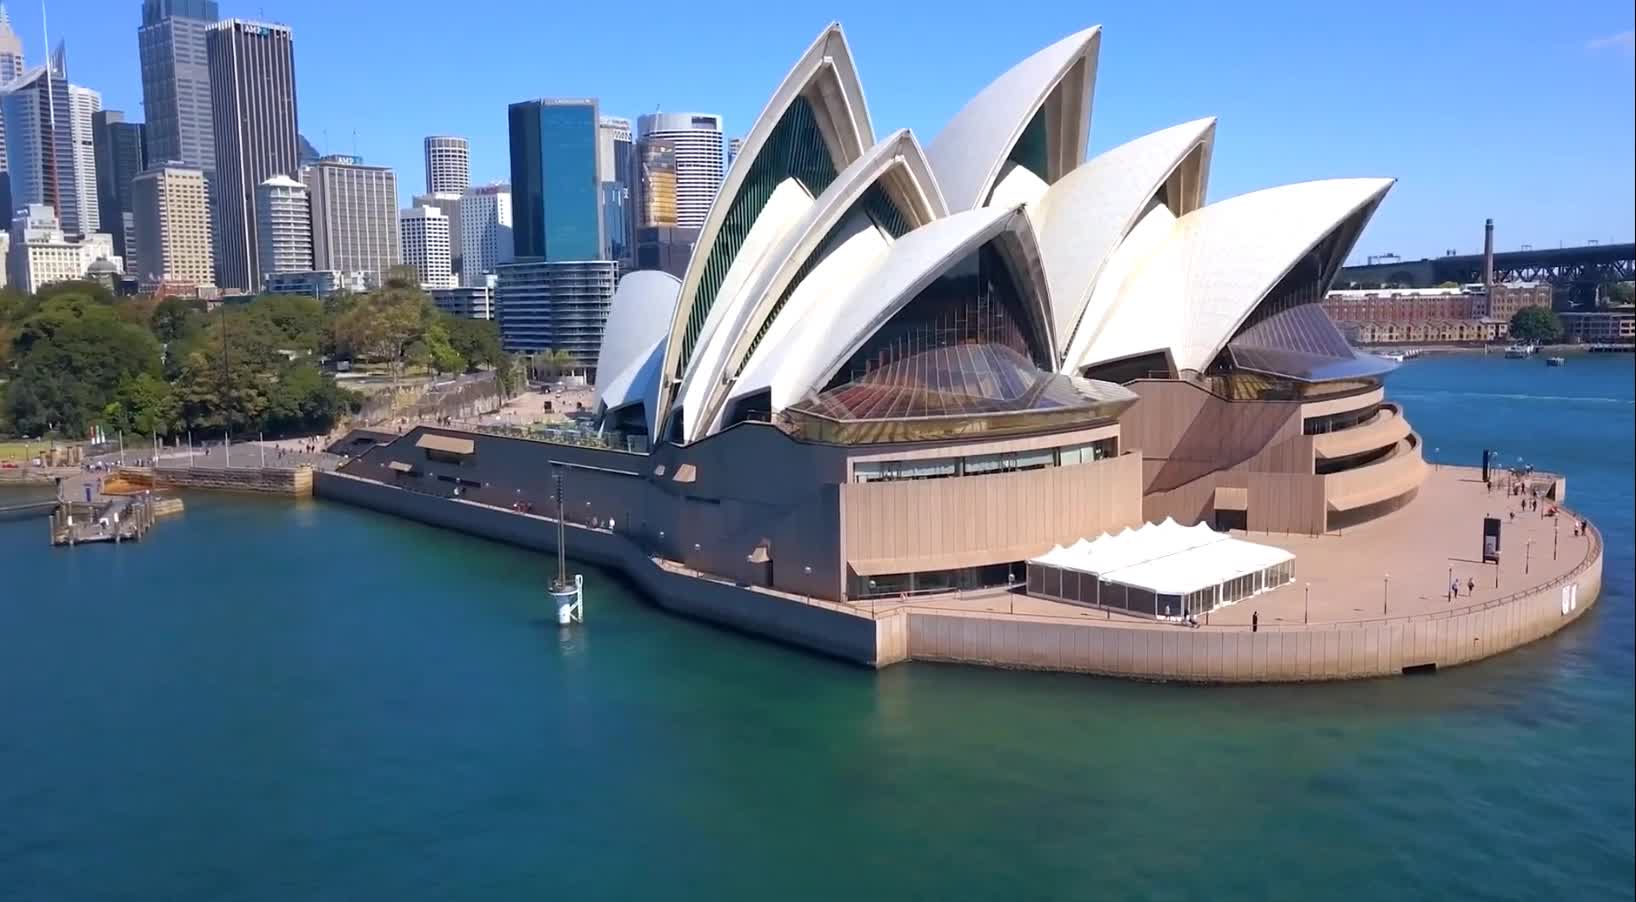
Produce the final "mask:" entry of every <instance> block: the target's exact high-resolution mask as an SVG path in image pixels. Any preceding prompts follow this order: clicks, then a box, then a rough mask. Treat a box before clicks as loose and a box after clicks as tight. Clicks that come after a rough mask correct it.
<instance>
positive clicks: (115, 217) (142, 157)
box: [91, 110, 148, 275]
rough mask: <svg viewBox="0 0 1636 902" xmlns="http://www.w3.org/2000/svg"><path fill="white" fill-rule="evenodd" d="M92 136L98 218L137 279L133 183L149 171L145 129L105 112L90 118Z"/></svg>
mask: <svg viewBox="0 0 1636 902" xmlns="http://www.w3.org/2000/svg"><path fill="white" fill-rule="evenodd" d="M91 134H92V140H93V142H94V143H95V146H96V171H97V195H96V196H97V218H98V220H99V221H100V222H101V223H102V225H103V231H105V232H107V233H108V234H110V235H112V236H113V238H114V253H116V254H119V255H120V256H121V257H124V258H125V269H126V271H127V272H130V273H132V274H133V275H134V274H135V273H137V272H138V271H139V269H138V265H137V262H136V241H135V237H134V234H133V230H134V229H135V223H136V220H135V217H134V216H133V215H132V213H133V208H132V206H131V180H132V179H135V178H136V177H137V175H139V174H140V173H141V172H142V171H143V170H144V169H147V168H148V163H147V157H146V149H147V138H146V129H145V128H144V127H143V125H142V123H140V122H126V121H125V114H123V113H121V112H120V111H119V110H102V111H100V112H97V113H95V114H93V115H92V116H91Z"/></svg>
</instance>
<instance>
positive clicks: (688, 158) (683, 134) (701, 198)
mask: <svg viewBox="0 0 1636 902" xmlns="http://www.w3.org/2000/svg"><path fill="white" fill-rule="evenodd" d="M636 128H637V133H638V135H639V137H640V139H641V140H642V141H650V140H665V141H668V142H670V146H671V149H672V151H673V152H674V153H675V157H676V224H677V225H679V226H682V227H683V228H689V229H698V228H703V227H704V218H705V216H706V215H707V214H709V212H710V204H711V203H712V202H714V201H715V199H716V192H717V191H718V190H720V188H721V179H722V151H723V146H722V132H721V117H720V116H717V115H715V114H714V113H650V114H648V115H645V116H641V117H638V118H637V120H636Z"/></svg>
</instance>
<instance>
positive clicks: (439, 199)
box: [409, 191, 465, 276]
mask: <svg viewBox="0 0 1636 902" xmlns="http://www.w3.org/2000/svg"><path fill="white" fill-rule="evenodd" d="M461 196H462V195H459V194H452V193H450V192H448V191H437V192H434V193H432V194H417V195H415V199H414V200H413V201H411V202H410V204H409V206H410V207H411V208H414V207H436V208H437V209H438V210H439V211H440V212H442V214H443V215H444V216H447V217H448V218H449V271H450V272H451V273H454V274H455V275H457V276H458V275H460V272H461V269H462V267H463V266H464V263H463V261H462V259H461V257H462V255H463V254H464V253H465V249H464V248H462V247H461V246H460V239H461V237H462V236H461V233H462V231H463V230H462V229H461V226H460V198H461Z"/></svg>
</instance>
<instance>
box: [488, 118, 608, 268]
mask: <svg viewBox="0 0 1636 902" xmlns="http://www.w3.org/2000/svg"><path fill="white" fill-rule="evenodd" d="M508 126H509V131H510V138H511V191H512V196H513V211H512V213H513V220H512V242H513V248H514V250H515V255H516V256H517V257H519V258H521V257H535V258H539V259H543V260H549V261H553V262H557V261H567V260H597V259H601V258H602V254H603V250H604V248H605V244H604V238H603V235H604V230H603V222H602V195H601V190H600V181H599V179H598V175H599V172H598V168H597V156H598V154H597V145H598V142H599V140H600V139H599V135H598V130H599V127H600V126H599V118H598V116H597V103H596V101H595V100H529V101H524V102H521V103H514V104H512V105H511V107H510V109H509V110H508Z"/></svg>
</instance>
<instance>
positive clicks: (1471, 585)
mask: <svg viewBox="0 0 1636 902" xmlns="http://www.w3.org/2000/svg"><path fill="white" fill-rule="evenodd" d="M1476 591H1477V580H1475V579H1473V578H1471V577H1469V576H1468V577H1466V597H1467V598H1470V597H1471V596H1472V595H1473V594H1474V593H1476ZM1459 597H1460V577H1458V576H1456V577H1455V578H1454V579H1452V580H1450V581H1449V601H1453V600H1454V599H1456V598H1459Z"/></svg>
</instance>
